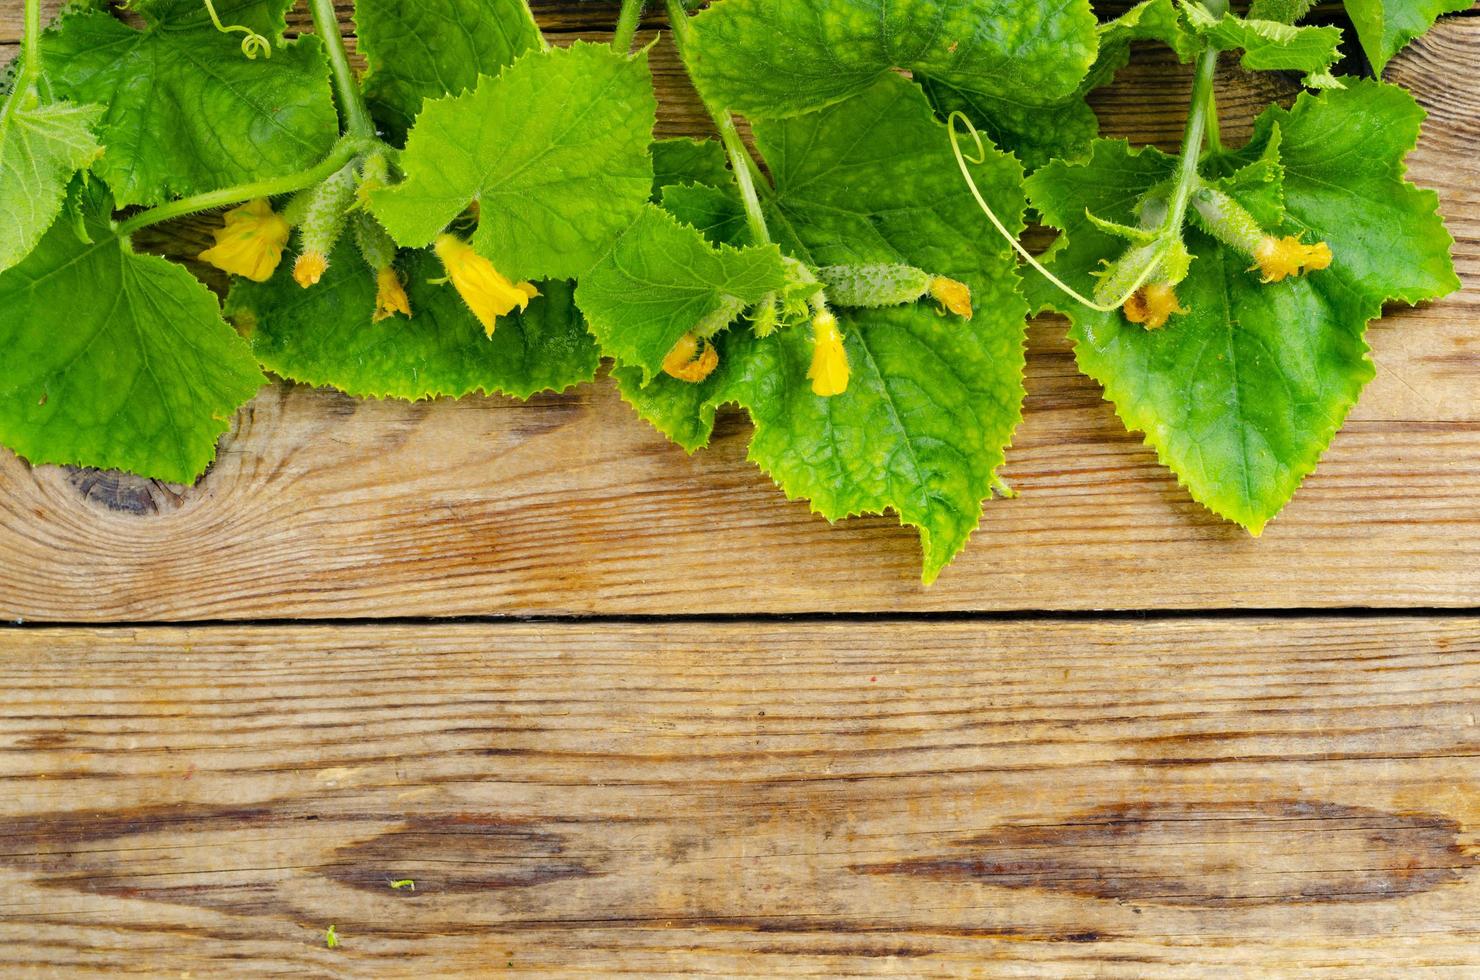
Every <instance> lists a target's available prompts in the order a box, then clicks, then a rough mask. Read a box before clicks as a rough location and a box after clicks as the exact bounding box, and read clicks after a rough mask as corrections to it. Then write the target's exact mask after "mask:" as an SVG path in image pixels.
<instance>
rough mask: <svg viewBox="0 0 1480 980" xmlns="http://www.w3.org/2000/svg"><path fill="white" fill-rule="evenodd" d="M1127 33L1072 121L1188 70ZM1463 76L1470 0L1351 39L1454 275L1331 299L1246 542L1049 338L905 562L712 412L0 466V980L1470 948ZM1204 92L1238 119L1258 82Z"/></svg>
mask: <svg viewBox="0 0 1480 980" xmlns="http://www.w3.org/2000/svg"><path fill="white" fill-rule="evenodd" d="M799 2H800V0H799ZM534 6H535V8H536V11H537V13H538V15H539V16H540V19H541V22H542V24H543V25H544V26H545V28H546V29H547V30H548V31H549V32H550V34H551V36H552V38H553V39H554V40H556V41H557V42H561V41H567V40H569V39H571V38H574V37H577V36H587V37H598V38H599V37H602V36H604V35H602V33H601V28H602V27H603V26H604V25H608V24H610V23H612V22H613V21H614V19H615V9H614V7H613V6H612V5H611V4H608V3H576V2H573V0H566V2H539V3H536V4H535V5H534ZM343 12H344V14H345V16H346V21H347V19H348V13H349V5H348V4H344V5H343ZM1472 14H1473V12H1472ZM20 20H21V4H20V2H19V0H0V64H3V63H5V62H6V61H8V60H9V59H10V58H12V57H13V56H14V54H15V52H16V48H17V44H16V42H17V39H18V38H19V34H20ZM300 23H302V18H300ZM662 26H663V25H662V23H661V21H660V20H658V19H654V20H651V21H650V22H648V23H647V24H645V31H652V30H656V29H660V28H661V27H662ZM350 29H352V27H351V28H350ZM645 36H650V35H646V34H645ZM1138 55H1139V56H1138V58H1137V60H1136V63H1135V65H1134V66H1133V67H1132V68H1130V69H1128V70H1126V71H1125V72H1123V73H1122V74H1121V76H1120V80H1119V82H1118V84H1117V85H1116V86H1115V88H1114V89H1113V90H1110V91H1106V92H1102V93H1101V94H1099V95H1098V96H1097V97H1096V100H1095V103H1096V106H1097V108H1098V110H1099V111H1100V113H1101V116H1102V118H1103V120H1104V122H1105V129H1106V131H1107V133H1108V134H1110V135H1114V136H1127V137H1130V138H1131V139H1133V140H1138V141H1149V142H1153V143H1157V144H1159V145H1161V146H1163V147H1166V148H1169V149H1170V148H1173V147H1174V146H1175V144H1176V142H1177V140H1178V138H1179V136H1180V131H1181V126H1182V120H1183V117H1184V112H1185V102H1186V99H1187V95H1188V92H1189V88H1190V84H1189V72H1188V69H1187V68H1185V67H1184V66H1180V65H1178V64H1177V63H1176V62H1175V60H1174V59H1172V58H1171V57H1169V56H1168V55H1166V54H1165V53H1163V52H1161V51H1159V50H1157V49H1155V48H1147V49H1145V50H1144V51H1140V52H1138ZM654 68H655V75H656V79H657V83H658V86H659V90H660V96H661V99H662V102H663V106H664V112H663V121H662V124H661V132H662V135H702V134H704V132H705V124H704V121H703V117H702V114H701V113H700V112H698V111H697V110H696V108H695V105H694V102H693V99H692V95H691V92H690V91H689V89H688V88H687V85H686V83H685V82H684V80H683V75H682V71H681V69H680V68H679V66H678V64H677V61H676V58H675V57H674V55H673V52H672V49H671V47H669V46H668V45H667V43H666V42H665V43H664V44H662V45H660V47H659V48H658V49H657V51H656V53H655V59H654ZM1477 75H1480V17H1475V16H1472V15H1466V16H1456V17H1451V18H1449V19H1447V20H1446V21H1444V22H1443V23H1442V24H1441V25H1440V26H1439V27H1438V28H1437V29H1436V30H1435V31H1434V32H1433V33H1432V34H1430V35H1429V36H1428V37H1426V38H1425V39H1424V40H1422V41H1421V42H1419V43H1418V44H1417V45H1416V46H1414V47H1413V48H1411V49H1410V50H1409V51H1408V52H1407V53H1405V54H1404V55H1402V56H1401V57H1400V58H1399V59H1398V60H1397V61H1396V62H1395V63H1394V64H1393V65H1392V66H1391V67H1390V68H1389V78H1390V79H1391V80H1393V81H1397V82H1400V83H1402V84H1404V85H1406V86H1408V87H1410V88H1411V89H1412V90H1413V91H1414V92H1415V94H1416V95H1417V97H1418V98H1419V100H1420V101H1421V102H1422V103H1423V104H1424V106H1425V107H1426V108H1427V109H1428V110H1429V114H1430V115H1429V120H1428V123H1427V125H1426V129H1425V134H1424V139H1423V142H1422V145H1421V146H1420V148H1419V150H1418V151H1417V152H1416V153H1415V154H1414V155H1413V157H1412V158H1411V160H1410V172H1411V174H1412V176H1413V178H1414V179H1415V180H1417V181H1419V182H1420V183H1423V184H1425V185H1428V186H1431V187H1434V188H1436V189H1438V190H1439V192H1440V194H1441V197H1442V199H1443V209H1444V212H1445V215H1446V217H1447V219H1448V221H1449V225H1450V228H1451V230H1452V231H1453V233H1454V234H1455V237H1456V238H1457V239H1458V244H1457V247H1456V259H1457V262H1458V265H1459V268H1460V272H1461V275H1462V277H1463V278H1464V280H1465V284H1466V290H1465V292H1464V293H1462V294H1461V295H1458V296H1455V297H1452V298H1450V299H1448V300H1446V301H1444V302H1442V303H1440V304H1435V305H1429V306H1424V307H1421V308H1419V309H1415V310H1406V309H1404V310H1395V311H1394V315H1392V316H1391V317H1389V318H1388V319H1387V320H1385V321H1384V322H1382V323H1381V324H1379V325H1376V326H1374V328H1373V329H1372V331H1371V333H1370V340H1371V343H1372V345H1373V347H1374V355H1373V356H1374V358H1375V360H1376V362H1377V364H1378V366H1379V375H1378V379H1377V380H1376V382H1374V383H1373V385H1372V386H1371V387H1370V388H1369V389H1368V391H1367V393H1366V394H1365V396H1364V397H1363V399H1362V401H1361V403H1360V404H1359V406H1358V407H1357V409H1356V411H1355V413H1354V414H1353V417H1352V420H1351V421H1350V422H1349V423H1348V425H1347V427H1346V429H1345V430H1344V431H1343V432H1342V434H1341V435H1340V436H1339V437H1338V439H1337V441H1336V443H1335V445H1334V446H1333V448H1332V449H1331V451H1330V453H1329V454H1328V455H1327V457H1326V459H1325V461H1324V462H1323V464H1322V466H1321V468H1320V470H1319V471H1318V472H1317V473H1316V475H1315V476H1313V477H1312V478H1311V479H1310V480H1309V481H1308V482H1307V484H1306V486H1305V487H1304V488H1303V489H1302V490H1301V492H1300V493H1299V495H1298V496H1297V497H1296V500H1295V502H1294V504H1292V505H1291V507H1290V508H1289V510H1288V511H1287V512H1286V514H1285V515H1284V516H1282V517H1281V518H1280V519H1279V520H1278V521H1276V522H1275V523H1274V524H1273V525H1272V526H1271V527H1270V529H1269V530H1268V531H1267V532H1266V534H1265V536H1264V538H1263V539H1262V540H1261V541H1258V542H1256V541H1253V540H1251V539H1249V538H1248V537H1247V536H1246V535H1244V534H1243V533H1242V532H1241V531H1239V530H1237V529H1236V528H1233V527H1231V526H1228V525H1224V524H1222V523H1221V522H1219V521H1218V520H1217V519H1216V518H1214V517H1212V516H1211V515H1209V514H1208V513H1206V512H1205V511H1203V510H1202V509H1201V508H1200V507H1198V506H1197V505H1196V504H1194V503H1192V502H1191V501H1190V500H1189V499H1188V498H1187V497H1186V495H1185V493H1183V492H1182V491H1181V490H1180V489H1179V488H1178V487H1177V486H1176V483H1175V481H1174V480H1173V478H1172V477H1170V476H1169V475H1168V474H1167V473H1166V472H1165V471H1164V470H1162V469H1161V468H1160V467H1158V466H1157V465H1156V462H1155V459H1154V456H1153V454H1152V453H1151V451H1150V450H1148V449H1146V448H1145V447H1144V446H1142V445H1141V443H1140V440H1139V439H1138V438H1137V437H1134V436H1131V435H1127V434H1126V433H1125V432H1124V430H1123V428H1122V427H1121V425H1120V423H1119V422H1118V420H1117V419H1116V418H1115V416H1114V414H1113V412H1112V410H1111V409H1110V407H1109V406H1108V405H1107V404H1106V403H1104V402H1103V401H1102V400H1101V398H1100V393H1099V390H1098V389H1097V388H1096V387H1095V386H1094V385H1093V384H1091V383H1090V382H1088V381H1086V380H1085V379H1083V378H1081V377H1079V376H1078V374H1077V372H1076V371H1075V368H1074V364H1073V359H1072V355H1071V353H1070V351H1069V348H1068V346H1067V344H1066V343H1065V342H1064V339H1063V333H1064V329H1063V323H1062V322H1061V321H1058V320H1055V319H1053V318H1044V319H1042V320H1040V321H1036V322H1035V323H1034V324H1033V326H1032V329H1031V333H1030V341H1031V342H1030V353H1029V377H1028V388H1029V392H1030V394H1029V399H1028V403H1027V406H1026V412H1027V418H1026V421H1025V422H1024V424H1023V426H1022V428H1021V430H1020V432H1019V434H1018V438H1017V442H1016V445H1015V447H1014V449H1013V450H1012V452H1011V454H1010V458H1009V464H1008V467H1007V469H1006V477H1007V479H1008V480H1009V481H1010V482H1011V483H1012V485H1013V486H1014V487H1015V488H1016V489H1017V490H1018V491H1020V493H1021V496H1020V497H1019V498H1018V499H1016V500H1012V501H1005V502H997V503H994V504H991V505H989V507H988V511H987V516H986V519H985V521H984V524H983V527H982V529H981V531H980V532H978V534H977V535H976V538H975V539H974V541H973V544H972V546H971V547H970V548H969V549H968V551H967V552H966V554H965V555H964V556H963V557H962V558H961V559H960V560H959V561H958V562H957V563H956V565H955V566H954V567H953V568H951V569H949V570H948V571H947V572H946V573H945V574H944V575H943V576H942V578H941V580H940V583H939V584H938V585H936V586H935V587H933V588H931V589H928V590H926V589H922V588H921V587H920V586H919V584H918V567H919V566H918V554H917V547H918V546H917V543H916V539H915V534H914V532H912V531H909V530H907V529H900V528H898V527H897V526H895V525H894V523H893V522H892V521H891V520H889V519H886V518H876V519H866V520H855V521H849V522H846V523H844V524H841V525H838V526H836V527H829V526H828V525H827V524H826V523H824V522H822V521H821V520H820V519H817V518H815V517H813V516H811V515H810V514H809V513H808V510H807V507H806V505H805V504H803V503H789V502H787V501H786V500H785V499H784V498H783V497H782V496H781V495H780V494H779V493H778V492H777V491H776V490H775V489H774V488H773V487H772V486H771V485H770V483H769V481H768V480H767V479H766V478H765V477H764V476H763V475H762V474H760V473H759V471H757V470H756V469H755V468H754V467H752V466H750V465H749V464H748V463H746V462H745V459H744V455H745V445H746V440H747V436H748V432H747V425H746V423H745V420H744V419H743V417H741V416H738V415H728V416H725V417H723V418H722V420H721V424H720V427H719V430H718V436H717V439H716V442H715V447H714V448H713V449H712V450H710V451H708V452H705V453H701V454H700V455H698V456H695V457H693V458H689V457H686V456H685V455H684V454H683V453H682V452H681V451H679V450H678V449H676V448H674V447H672V446H670V445H669V444H667V443H666V442H665V441H664V440H663V439H662V437H660V436H659V435H657V434H656V433H655V432H653V431H652V430H651V429H649V428H648V427H647V426H645V425H644V424H643V423H641V422H640V421H638V420H637V419H636V418H635V417H633V416H632V414H631V413H630V411H629V410H627V409H626V408H625V406H624V405H623V404H622V403H621V401H620V399H619V398H618V397H617V396H616V394H615V392H614V390H613V388H612V387H611V386H610V385H609V384H607V383H605V382H604V381H603V382H599V383H597V384H595V385H591V386H586V387H584V388H582V389H579V390H577V391H575V392H572V393H570V394H567V395H561V396H549V397H541V398H536V399H534V400H533V401H531V402H530V403H528V404H522V405H521V404H516V403H514V402H512V401H509V400H504V399H497V398H495V399H483V400H478V399H474V400H468V401H464V402H461V403H445V402H439V403H435V404H418V405H406V404H397V403H384V402H355V401H353V400H350V399H347V398H344V397H342V396H339V395H335V394H332V393H329V392H323V391H313V390H309V389H306V388H301V387H294V386H289V385H284V384H278V385H275V386H273V387H271V388H268V389H266V390H264V391H263V392H262V393H261V395H260V396H259V397H258V398H257V399H256V400H255V401H254V402H253V403H252V404H251V405H249V406H248V407H247V408H246V409H244V410H243V411H242V412H241V413H240V415H239V417H238V418H237V420H236V423H235V426H234V428H233V430H232V432H231V433H230V434H229V435H228V437H227V438H226V439H225V441H224V442H223V445H222V452H221V457H220V460H219V461H218V462H217V464H216V465H215V466H214V468H213V469H212V470H211V472H210V473H209V474H208V475H207V476H206V477H205V479H204V480H202V482H201V483H200V484H199V485H198V486H196V487H193V488H183V487H175V486H165V485H160V484H156V483H151V482H147V481H141V480H136V479H132V478H127V477H119V476H117V475H113V474H105V473H97V472H82V471H73V470H67V469H61V468H56V467H37V468H34V469H33V468H31V467H29V466H27V465H26V464H25V463H23V462H21V461H19V460H17V459H16V458H14V457H13V456H11V455H9V454H7V453H3V452H0V620H3V621H6V622H9V623H13V624H14V625H12V626H9V627H6V628H3V629H0V691H3V692H4V694H5V707H4V709H3V710H0V785H3V787H4V790H5V791H4V793H3V794H0V874H3V875H4V878H3V880H4V882H5V884H6V887H5V888H4V889H3V897H0V975H3V976H5V977H12V976H16V977H28V976H86V975H91V974H95V973H96V974H102V973H118V972H132V973H138V974H144V975H154V976H170V977H197V978H199V977H219V976H278V975H281V976H295V977H296V976H377V977H379V976H412V975H415V976H451V975H478V976H488V975H501V974H504V973H507V974H510V975H518V974H521V973H546V974H552V975H570V974H579V973H596V974H621V973H626V974H632V975H639V976H654V975H660V974H682V975H696V974H697V975H716V976H743V975H759V974H812V975H828V976H833V975H903V976H936V975H946V976H1028V977H1045V976H1065V977H1163V976H1216V977H1228V976H1282V977H1284V976H1319V977H1378V976H1381V977H1390V976H1424V977H1456V978H1473V977H1476V976H1480V869H1477V864H1480V726H1477V721H1476V719H1477V715H1480V619H1477V618H1475V615H1474V613H1475V611H1476V609H1477V607H1480V500H1477V490H1480V384H1477V381H1480V86H1477V84H1476V82H1475V79H1476V77H1477ZM1219 91H1220V100H1221V105H1222V112H1223V122H1224V128H1225V130H1226V131H1228V134H1229V137H1230V138H1233V139H1237V138H1238V137H1239V136H1240V135H1242V134H1246V133H1247V132H1248V130H1249V126H1250V122H1251V120H1252V117H1253V115H1254V114H1255V113H1256V112H1257V111H1258V109H1259V108H1261V107H1262V106H1263V105H1264V104H1265V103H1267V102H1268V101H1269V100H1270V99H1275V98H1280V99H1284V98H1289V97H1290V96H1291V95H1292V94H1293V92H1294V91H1295V89H1294V86H1293V84H1292V82H1291V81H1290V80H1288V79H1284V78H1281V77H1279V76H1270V75H1261V76H1254V75H1249V74H1246V73H1244V72H1242V71H1240V70H1239V69H1237V68H1236V67H1235V66H1232V65H1228V66H1225V68H1224V70H1223V72H1222V73H1221V75H1220V78H1219ZM982 233H983V235H984V236H985V235H988V234H990V231H989V229H988V228H987V227H986V225H985V224H984V225H983V232H982ZM201 235H202V229H201V227H200V226H199V225H198V224H196V225H191V224H186V225H184V226H181V227H179V228H176V229H173V230H172V231H170V232H169V233H168V234H167V236H166V237H164V238H161V239H159V240H157V241H155V242H154V243H153V244H156V245H158V246H160V247H162V248H165V249H167V250H169V251H172V252H177V253H178V252H188V251H190V250H192V249H193V248H196V247H198V242H199V240H200V236H201ZM405 878H410V879H412V880H414V881H415V882H416V888H415V891H411V890H409V889H404V890H395V889H392V888H391V887H390V882H391V881H394V880H399V879H405ZM331 923H333V924H334V925H336V927H337V931H338V933H339V934H340V936H341V937H342V945H341V946H340V947H339V948H337V949H333V950H330V949H326V948H325V943H324V938H323V933H324V930H325V929H326V928H327V927H328V926H329V925H330V924H331Z"/></svg>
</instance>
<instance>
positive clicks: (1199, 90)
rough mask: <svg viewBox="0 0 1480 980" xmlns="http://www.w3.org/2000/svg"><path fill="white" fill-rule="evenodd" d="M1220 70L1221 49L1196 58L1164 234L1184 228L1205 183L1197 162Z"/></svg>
mask: <svg viewBox="0 0 1480 980" xmlns="http://www.w3.org/2000/svg"><path fill="white" fill-rule="evenodd" d="M1209 6H1211V5H1209ZM1225 6H1226V5H1225ZM1217 70H1218V52H1217V51H1214V50H1213V49H1212V48H1209V49H1208V50H1207V51H1204V52H1203V53H1202V55H1201V56H1200V57H1199V58H1198V59H1197V74H1196V75H1194V76H1193V79H1192V106H1191V109H1190V111H1189V112H1188V113H1187V129H1186V130H1185V131H1184V132H1183V134H1182V158H1181V160H1180V161H1179V162H1178V164H1177V183H1176V184H1175V185H1174V186H1173V188H1172V197H1171V208H1170V210H1169V211H1168V212H1167V220H1166V223H1165V224H1164V225H1162V234H1167V233H1168V232H1169V231H1170V232H1172V233H1174V234H1176V233H1180V232H1181V230H1182V223H1183V222H1184V221H1185V220H1186V219H1187V203H1188V202H1189V201H1191V200H1192V194H1193V192H1194V191H1196V190H1197V189H1198V187H1200V186H1201V185H1202V178H1201V177H1199V176H1198V175H1197V165H1198V164H1199V163H1201V162H1202V151H1203V137H1204V136H1205V135H1206V134H1207V133H1208V116H1209V115H1210V114H1211V113H1210V110H1211V109H1212V106H1213V75H1214V74H1215V73H1216V72H1217ZM1214 125H1215V126H1216V125H1217V124H1216V123H1214Z"/></svg>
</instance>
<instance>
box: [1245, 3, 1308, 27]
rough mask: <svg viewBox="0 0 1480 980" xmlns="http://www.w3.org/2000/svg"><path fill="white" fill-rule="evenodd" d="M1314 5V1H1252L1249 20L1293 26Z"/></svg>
mask: <svg viewBox="0 0 1480 980" xmlns="http://www.w3.org/2000/svg"><path fill="white" fill-rule="evenodd" d="M1315 5H1316V2H1315V0H1254V2H1253V3H1251V4H1249V19H1250V20H1276V21H1279V22H1280V23H1281V24H1293V23H1295V22H1296V21H1299V20H1301V19H1303V18H1304V17H1305V15H1306V14H1308V13H1310V8H1312V7H1314V6H1315Z"/></svg>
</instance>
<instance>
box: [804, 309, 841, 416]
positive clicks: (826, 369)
mask: <svg viewBox="0 0 1480 980" xmlns="http://www.w3.org/2000/svg"><path fill="white" fill-rule="evenodd" d="M812 345H813V346H812V367H811V369H810V370H809V371H808V372H807V377H808V378H811V379H812V392H813V393H814V394H817V395H821V396H822V397H823V398H831V397H832V396H833V395H841V394H842V393H843V392H845V391H847V390H848V352H847V351H846V350H844V349H843V335H842V334H841V333H840V332H839V331H838V318H837V317H835V316H833V315H832V313H830V312H829V311H827V310H823V311H822V312H821V313H818V314H817V315H816V316H815V317H813V318H812Z"/></svg>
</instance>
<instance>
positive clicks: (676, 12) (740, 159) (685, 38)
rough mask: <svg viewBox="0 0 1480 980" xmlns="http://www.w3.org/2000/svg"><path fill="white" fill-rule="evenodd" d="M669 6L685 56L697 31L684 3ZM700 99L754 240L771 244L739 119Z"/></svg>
mask: <svg viewBox="0 0 1480 980" xmlns="http://www.w3.org/2000/svg"><path fill="white" fill-rule="evenodd" d="M667 3H668V21H669V23H670V25H671V26H672V28H673V38H674V40H675V42H677V44H678V52H679V54H680V55H681V56H682V55H684V54H685V53H686V52H687V50H688V46H689V44H690V43H692V41H693V36H694V28H693V26H692V25H691V24H690V23H689V13H688V11H687V10H685V9H684V6H683V3H682V0H667ZM700 98H701V99H702V100H703V101H704V108H705V109H707V110H708V111H709V115H710V117H711V118H713V119H714V125H715V128H716V129H718V130H719V140H720V143H721V144H723V146H724V148H725V154H726V155H727V156H728V157H729V158H730V169H731V170H733V171H734V172H735V183H736V184H737V185H738V186H739V188H740V200H741V202H742V203H743V204H744V205H745V222H746V224H747V225H748V226H749V227H750V235H751V238H753V239H754V243H755V244H756V245H768V244H770V242H771V231H770V228H769V227H767V225H766V215H765V212H764V211H763V210H761V201H760V195H759V194H758V193H757V192H756V182H757V180H763V179H764V178H763V177H762V176H761V173H760V168H759V167H757V166H756V162H755V158H754V157H752V156H751V155H750V151H749V150H748V149H746V147H745V141H744V140H742V139H741V138H740V131H739V130H737V129H736V128H735V118H734V116H733V115H732V114H731V113H730V110H729V109H719V108H716V107H714V106H712V105H710V104H709V101H708V100H707V99H703V96H702V95H701V96H700Z"/></svg>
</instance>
